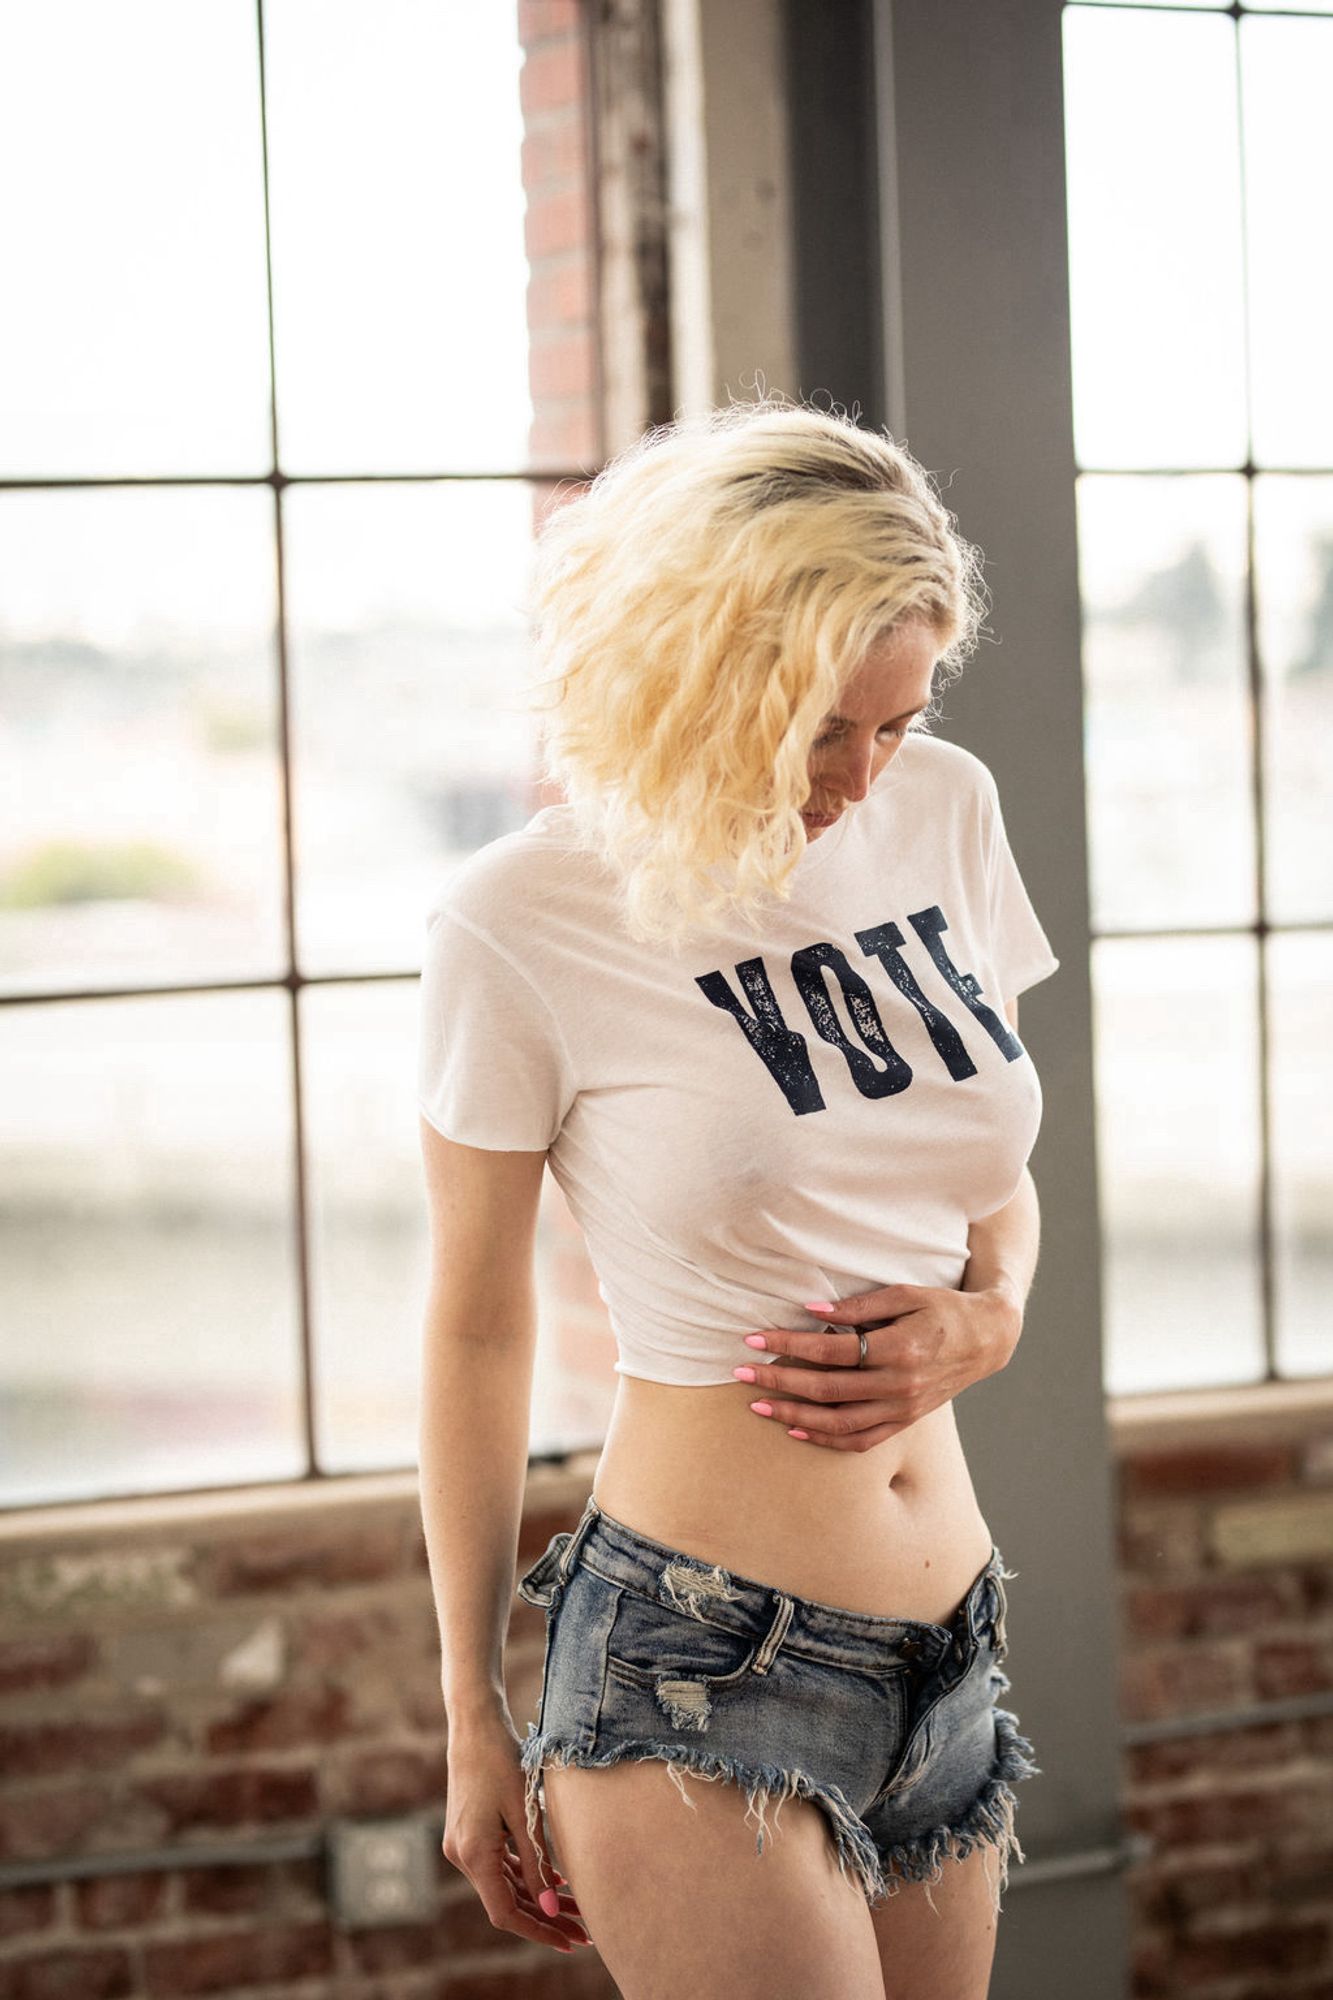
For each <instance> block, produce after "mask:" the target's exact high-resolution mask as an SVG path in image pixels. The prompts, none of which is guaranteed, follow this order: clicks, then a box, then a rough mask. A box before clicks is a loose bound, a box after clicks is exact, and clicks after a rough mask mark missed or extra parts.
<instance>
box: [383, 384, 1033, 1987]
mask: <svg viewBox="0 0 1333 2000" xmlns="http://www.w3.org/2000/svg"><path fill="white" fill-rule="evenodd" d="M536 611H537V619H536V627H537V644H538V652H539V657H540V659H541V660H542V662H543V663H544V665H546V666H547V667H548V668H549V669H550V673H549V675H548V676H547V680H546V684H548V685H550V686H552V687H553V688H554V689H555V691H556V699H555V701H554V702H553V703H552V704H551V705H550V709H549V719H548V723H547V728H546V775H547V777H548V778H549V779H551V780H553V781H555V782H557V783H560V784H562V785H563V787H564V792H565V803H562V804H560V805H556V806H550V807H547V808H545V809H544V810H543V811H540V812H538V813H537V814H536V815H535V817H534V818H533V819H532V820H531V821H530V822H529V823H528V825H527V826H526V827H524V828H523V829H522V830H521V831H519V832H517V833H514V834H510V835H507V836H505V837H504V838H502V839H500V840H497V841H495V842H492V843H491V845H490V846H488V847H486V848H484V849H482V850H481V851H480V852H479V853H477V854H475V855H473V856H471V857H470V858H469V859H468V861H467V862H466V863H465V864H464V865H463V866H462V867H461V868H459V869H458V870H457V871H456V872H455V873H454V875H453V876H452V877H451V878H450V880H449V882H448V884H447V886H446V887H445V889H444V890H443V892H442V893H441V894H440V895H439V896H437V898H436V900H435V903H434V906H433V908H432V911H431V914H430V923H429V929H428V939H427V946H426V954H425V963H424V969H423V980H422V992H421V1042H420V1057H421V1069H420V1093H419V1102H420V1107H421V1111H422V1114H423V1117H422V1143H423V1148H424V1150H425V1158H426V1166H427V1179H428V1188H429V1197H430V1210H431V1220H432V1235H433V1244H434V1266H433V1281H432V1291H431V1306H430V1310H429V1313H428V1324H427V1333H426V1350H425V1374H424V1380H423V1420H422V1492H423V1518H424V1524H425V1529H426V1539H427V1546H428V1551H429V1554H430V1559H431V1569H432V1576H433V1581H434V1587H435V1594H436V1608H437V1612H438V1614H439V1619H440V1627H441V1633H442V1640H443V1652H444V1691H445V1700H446V1707H447V1710H448V1716H449V1800H448V1813H449V1823H448V1826H447V1828H446V1834H445V1843H444V1846H445V1853H446V1855H447V1856H448V1857H449V1859H450V1860H452V1861H454V1862H455V1863H456V1864H457V1865H458V1866H459V1867H461V1868H462V1869H463V1870H464V1871H465V1872H466V1873H467V1874H468V1875H469V1877H470V1879H471V1880H472V1881H473V1883H474V1884H475V1886H476V1887H477V1889H478V1891H479V1893H480V1894H481V1896H482V1898H483V1901H484V1902H485V1904H486V1908H487V1911H488V1913H489V1914H490V1917H491V1920H492V1922H493V1923H496V1924H497V1925H499V1926H501V1927H503V1928H508V1929H512V1930H515V1931H517V1932H519V1933H520V1934H521V1935H523V1936H527V1937H533V1938H541V1939H543V1940H544V1941H545V1942H547V1943H549V1944H552V1945H554V1946H555V1947H556V1948H557V1949H566V1950H567V1949H569V1948H570V1945H571V1943H573V1942H586V1938H585V1936H584V1930H583V1928H582V1926H584V1925H586V1928H587V1931H588V1932H590V1934H591V1938H592V1940H593V1941H595V1943H596V1944H597V1946H598V1948H599V1950H600V1952H601V1955H602V1957H603V1959H604V1960H605V1962H606V1965H607V1967H608V1969H609V1971H610V1973H611V1975H612V1977H613V1978H614V1979H615V1980H616V1982H617V1984H618V1985H619V1987H620V1990H621V1992H622V1993H623V1994H625V1995H626V1996H627V2000H640V1996H645V1995H648V1994H668V1993H669V1994H675V1993H681V1994H685V1993H688V1994H691V1995H710V1994H714V1993H716V1994H722V1993H726V1994H727V1995H729V1996H739V1995H747V1994H751V1993H753V1994H755V1995H759V1994H764V1995H766V1996H769V1995H772V1994H774V1993H778V1992H780V1993H784V1994H785V1993H792V1994H798V1993H799V1994H801V1995H803V1996H806V1997H807V2000H812V1996H823V1995H827V1996H829V2000H833V1997H834V1996H837V2000H848V1996H853V1995H855V1996H861V1995H868V1996H872V2000H879V1996H881V1995H883V1994H885V1993H888V1994H892V1995H897V1994H903V1995H907V1994H910V1995H911V1996H912V2000H933V1996H939V2000H945V1996H946V1995H947V1996H948V2000H981V1997H982V1996H984V1995H985V1993H986V1991H987V1987H988V1984H989V1978H990V1970H991V1962H992V1956H993V1951H994V1943H995V1918H996V1912H997V1910H998V1907H999V1894H1000V1891H1001V1889H1002V1887H1003V1885H1004V1882H1005V1880H1006V1879H1007V1867H1008V1863H1009V1859H1010V1856H1011V1855H1015V1856H1017V1858H1018V1859H1020V1860H1021V1859H1022V1850H1021V1848H1020V1846H1019V1844H1018V1841H1017V1838H1016V1835H1015V1832H1014V1823H1013V1809H1014V1792H1013V1789H1012V1787H1013V1783H1014V1781H1016V1780H1018V1779H1020V1778H1023V1777H1026V1776H1028V1775H1030V1774H1031V1773H1032V1772H1033V1771H1034V1770H1035V1769H1036V1768H1037V1767H1036V1766H1035V1765H1034V1763H1033V1762H1032V1755H1031V1753H1032V1745H1031V1744H1030V1743H1029V1742H1028V1741H1027V1739H1026V1738H1024V1737H1022V1736H1020V1735H1019V1733H1018V1728H1017V1720H1016V1718H1015V1717H1014V1716H1013V1715H1012V1714H1010V1713H1009V1712H1008V1711H1006V1710H1003V1709H1000V1708H998V1707H997V1706H996V1698H997V1696H998V1695H999V1694H1000V1693H1001V1692H1002V1691H1003V1690H1004V1689H1006V1688H1007V1687H1008V1686H1009V1682H1008V1680H1007V1678H1006V1677H1005V1675H1004V1673H1003V1671H1002V1668H1001V1666H1000V1662H1001V1660H1002V1659H1003V1657H1004V1653H1005V1631H1004V1614H1005V1607H1006V1599H1005V1592H1004V1583H1003V1579H1005V1578H1007V1577H1009V1576H1011V1575H1012V1574H1014V1573H1013V1572H1011V1571H1008V1570H1006V1569H1005V1567H1004V1565H1003V1562H1002V1559H1001V1557H1000V1555H999V1552H998V1550H997V1549H996V1548H995V1546H994V1543H993V1541H992V1539H991V1535H990V1531H989V1529H988V1527H987V1524H986V1521H985V1519H984V1517H983V1515H982V1513H981V1510H980V1508H979V1506H978V1503H977V1498H976V1495H975V1493H974V1491H973V1488H972V1483H971V1480H970V1478H969V1475H968V1469H967V1465H966V1462H965V1459H964V1456H963V1452H962V1449H961V1445H960V1441H959V1436H958V1431H957V1427H956V1424H955V1421H954V1412H953V1406H952V1398H953V1397H954V1396H956V1395H957V1394H958V1393H959V1392H960V1391H961V1390H963V1389H965V1388H966V1387H967V1386H968V1385H969V1384H970V1383H972V1382H975V1381H978V1380H980V1379H982V1378H983V1377H985V1376H987V1375H990V1374H993V1373H995V1372H996V1371H997V1370H998V1369H1000V1368H1001V1367H1003V1366H1004V1365H1005V1363H1006V1362H1007V1361H1008V1359H1009V1358H1010V1356H1011V1355H1012V1353H1013V1351H1014V1348H1015V1345H1016V1343H1017V1341H1018V1338H1019V1334H1020V1330H1021V1326H1022V1320H1023V1311H1024V1304H1025V1301H1026V1297H1027V1293H1028V1290H1029V1287H1030V1284H1031V1281H1032V1276H1033V1272H1034V1269H1035V1264H1036V1257H1037V1239H1038V1214H1037V1204H1036V1195H1035V1190H1034V1188H1033V1185H1032V1180H1031V1175H1030V1173H1029V1172H1028V1169H1027V1164H1026V1163H1027V1159H1028V1156H1029V1154H1030V1152H1031V1148H1032V1145H1033V1142H1034V1140H1035V1137H1036V1133H1037V1128H1038V1124H1039V1121H1040V1116H1041V1092H1040V1086H1039V1083H1038V1080H1037V1077H1036V1074H1035V1071H1034V1069H1033V1065H1032V1062H1031V1059H1030V1057H1029V1056H1028V1054H1027V1052H1026V1050H1025V1049H1024V1047H1023V1045H1022V1043H1021V1042H1020V1041H1019V1039H1018V1036H1017V1033H1016V1028H1017V1019H1018V1016H1017V1006H1016V999H1017V995H1018V994H1019V993H1020V992H1021V991H1023V989H1024V988H1026V987H1028V986H1030V985H1032V984H1033V983H1034V982H1035V981H1036V980H1039V979H1042V978H1045V977H1046V976H1047V974H1049V973H1050V972H1052V971H1053V970H1054V969H1055V968H1056V966H1057V964H1058V960H1057V959H1056V958H1055V956H1054V955H1053V953H1052V951H1051V948H1050V945H1049V943H1048V942H1047V939H1046V937H1045V935H1044V933H1043V931H1042V929H1041V926H1040V924H1039V923H1038V921H1037V918H1036V916H1035V914H1034V912H1033V910H1032V907H1031V904H1030V903H1029V901H1028V898H1027V896H1026V894H1025V891H1024V889H1023V885H1022V882H1021V880H1020V878H1019V875H1018V871H1017V869H1016V867H1015V864H1014V861H1013V857H1012V855H1011V853H1010V851H1009V847H1008V844H1007V841H1006V838H1005V833H1004V826H1003V821H1002V817H1001V812H1000V806H999V800H998V797H997V794H996V789H995V784H994V780H993V779H992V777H991V775H990V773H989V771H988V770H987V769H986V767H985V765H984V764H982V763H981V761H980V760H979V759H978V758H977V757H975V756H974V755H972V754H971V753H970V752H969V751H966V750H964V749H963V748H961V747H960V746H959V745H956V744H952V743H948V742H945V741H943V740H941V739H937V738H935V737H934V736H932V735H930V734H929V730H928V723H929V719H930V717H931V716H932V714H933V713H935V712H936V711H937V695H938V688H939V684H940V682H941V681H942V680H943V679H945V678H947V677H948V676H949V675H950V674H952V673H953V672H956V671H957V670H958V669H959V668H960V665H961V662H962V660H963V659H964V658H965V657H966V655H967V654H968V653H969V652H970V651H971V650H972V648H973V647H974V645H975V643H976V639H977V635H978V632H979V629H980V624H981V619H982V616H983V612H984V594H983V586H982V584H981V580H980V563H979V556H978V552H977V551H976V550H975V549H973V548H972V547H971V546H970V545H969V544H968V543H966V542H965V541H963V540H962V539H961V537H960V536H959V535H958V533H957V532H956V529H955V526H954V520H953V516H952V515H951V514H949V513H948V512H947V510H946V509H945V508H944V507H943V505H942V504H941V503H940V501H939V499H938V497H937V496H936V494H935V492H934V490H933V488H932V486H931V483H930V481H929V477H928V475H927V474H926V473H925V472H924V471H923V469H922V468H921V467H920V466H919V465H918V464H917V462H916V461H915V460H914V459H913V458H911V457H910V455H909V454H908V453H907V452H906V451H905V450H903V449H902V448H900V447H899V446H898V445H897V444H895V443H894V442H893V441H891V440H890V439H888V438H886V437H883V436H880V435H877V434H874V433H870V432H866V431H863V430H861V429H859V428H858V427H856V426H855V425H853V424H851V423H850V422H848V421H847V420H845V419H844V418H842V417H840V416H838V415H834V414H826V413H824V412H822V411H817V410H813V409H809V408H804V407H793V406H788V405H785V404H783V403H781V402H779V401H777V400H775V399H773V398H768V399H765V400H764V401H762V402H760V403H757V404H741V405H735V406H732V407H731V408H728V409H727V410H725V411H720V412H712V413H710V414H708V415H707V416H704V417H701V418H696V419H689V420H685V421H683V422H680V423H677V424H675V425H672V426H666V427H663V428H661V429H659V430H657V431H653V432H650V433H649V434H648V435H647V436H646V437H645V438H643V439H642V440H640V442H639V443H638V444H637V445H635V446H634V447H633V448H632V449H631V450H629V451H628V452H626V453H624V454H622V455H621V456H620V457H619V458H618V459H616V460H613V461H612V462H611V464H610V465H608V466H607V467H606V468H605V469H604V471H603V472H602V473H601V475H600V476H599V477H598V478H597V479H596V480H595V481H594V482H593V484H592V486H591V488H590V489H589V490H588V491H587V492H586V493H585V494H583V495H581V496H580V497H578V498H576V499H574V500H572V501H571V502H570V503H568V504H567V505H566V506H565V507H563V508H562V509H561V510H560V511H559V512H558V513H557V514H555V515H554V516H553V517H552V518H551V519H549V520H548V522H547V524H546V527H545V529H544V532H543V534H542V536H541V537H540V540H539V545H538V568H537V589H536ZM548 1163H549V1165H550V1168H551V1171H552V1173H553V1174H554V1176H555V1178H556V1180H557V1182H558V1183H559V1185H560V1187H561V1188H562V1190H563V1191H564V1193H565V1195H566V1197H567V1199H568V1201H569V1203H570V1206H571V1208H572V1210H573V1212H574V1214H575V1215H576V1217H577V1218H578V1220H579V1223H580V1224H581V1226H582V1229H583V1231H584V1235H585V1238H586V1241H587V1244H588V1249H589V1252H590V1255H591V1257H592V1260H593V1263H594V1265H595V1267H596V1270H597V1273H598V1276H599V1279H600V1290H601V1295H602V1297H603V1299H604V1301H605V1303H606V1305H607V1308H608V1313H609V1317H610V1322H611V1327H612V1330H613V1332H614V1334H615V1337H616V1343H617V1354H618V1359H617V1362H616V1371H617V1374H618V1377H619V1380H618V1386H617V1395H616V1401H615V1406H614V1411H613V1415H612V1419H611V1423H610V1427H609V1431H608V1435H607V1438H606V1443H605V1448H604V1450H603V1452H602V1455H601V1459H600V1463H599V1465H598V1468H597V1473H596V1478H595V1480H594V1485H593V1491H592V1495H591V1497H590V1499H589V1502H588V1506H587V1508H586V1509H585V1512H584V1515H583V1518H582V1520H581V1521H580V1522H579V1524H578V1527H577V1529H576V1530H575V1531H574V1532H573V1533H568V1532H566V1533H561V1534H558V1535H556V1536H554V1537H553V1538H552V1540H551V1542H550V1544H549V1546H548V1548H547V1550H546V1552H545V1554H544V1555H543V1556H542V1557H541V1558H540V1559H539V1561H538V1562H536V1563H535V1564H533V1565H532V1567H531V1568H530V1569H529V1570H528V1571H527V1573H526V1575H525V1576H524V1577H523V1578H522V1579H521V1582H520V1585H519V1590H520V1594H521V1595H522V1596H523V1597H524V1598H525V1599H526V1600H527V1601H528V1602H530V1603H533V1604H538V1605H541V1606H543V1607H544V1608H545V1611H546V1639H547V1643H546V1656H545V1666H544V1677H543V1688H542V1698H541V1709H540V1715H539V1718H538V1720H537V1722H536V1723H534V1724H532V1725H530V1728H529V1732H528V1737H527V1741H526V1742H525V1743H523V1744H522V1745H521V1746H520V1745H519V1741H518V1737H517V1734H516V1732H515V1730H514V1727H513V1723H512V1720H511V1718H510V1716H509V1713H508V1710H507V1707H506V1704H505V1697H504V1690H503V1676H502V1669H501V1658H502V1649H503V1640H504V1627H505V1623H506V1621H507V1616H508V1610H509V1601H510V1596H509V1594H510V1590H511V1589H512V1579H513V1574H514V1571H513V1563H514V1554H515V1548H516V1539H517V1529H518V1519H519V1510H520V1504H521V1494H522V1484H523V1470H524V1463H525V1456H526V1422H527V1413H528V1396H529V1391H530V1387H531V1367H532V1345H533V1337H534V1326H535V1314H534V1308H533V1300H532V1282H531V1264H532V1243H533V1232H534V1228H535V1212H536V1206H537V1201H538V1198H539V1193H540V1186H541V1176H542V1171H543V1168H544V1166H545V1165H546V1164H548ZM462 1523H465V1524H466V1526H465V1529H462V1528H460V1524H462ZM668 1780H669V1781H670V1782H668ZM520 1786H521V1795H520ZM682 1801H684V1804H685V1805H686V1806H689V1807H692V1808H693V1810H692V1811H684V1810H682ZM769 1806H772V1807H774V1811H773V1814H772V1818H771V1821H770V1820H769V1819H768V1817H767V1808H768V1807H769ZM778 1808H780V1815H779V1810H778ZM543 1814H544V1819H545V1825H544V1826H543V1824H542V1819H543ZM752 1828H756V1830H755V1831H754V1832H753V1833H752V1832H751V1829H752ZM766 1836H767V1838H766ZM506 1838H508V1839H510V1840H511V1841H512V1843H513V1846H514V1849H515V1856H516V1858H511V1857H510V1856H509V1855H507V1854H506V1853H505V1841H506ZM553 1862H558V1863H559V1864H560V1866H561V1867H562V1868H563V1869H564V1871H565V1872H566V1874H567V1876H568V1883H567V1885H566V1886H565V1887H564V1891H563V1894H562V1893H560V1890H559V1888H557V1887H553V1886H552V1885H553V1884H558V1883H560V1882H561V1881H562V1879H563V1878H561V1877H560V1876H559V1875H558V1874H557V1872H556V1868H555V1867H554V1865H553ZM932 1888H933V1890H934V1893H932ZM571 1891H572V1893H571ZM575 1897H576V1898H577V1902H575V1900H574V1899H575ZM539 1907H540V1909H542V1910H544V1911H546V1912H547V1913H548V1918H549V1921H543V1919H542V1917H541V1916H539V1915H538V1913H537V1912H538V1908H539Z"/></svg>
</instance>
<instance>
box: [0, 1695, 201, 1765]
mask: <svg viewBox="0 0 1333 2000" xmlns="http://www.w3.org/2000/svg"><path fill="white" fill-rule="evenodd" d="M166 1735H167V1719H166V1716H165V1715H164V1714H162V1712H161V1711H160V1710H157V1709H153V1710H149V1711H147V1712H141V1713H139V1714H135V1715H128V1716H124V1717H121V1718H119V1719H117V1718H115V1717H107V1718H105V1719H97V1720H93V1719H89V1718H81V1717H78V1716H74V1717H71V1718H70V1719H69V1720H68V1721H42V1722H31V1723H27V1724H25V1725H22V1726H20V1725H19V1724H17V1723H11V1724H10V1725H9V1727H8V1728H0V1770H3V1771H4V1773H5V1775H6V1777H7V1778H8V1779H10V1780H11V1781H12V1780H13V1779H15V1778H20V1777H25V1778H26V1777H54V1776H56V1775H58V1774H59V1773H60V1772H62V1771H87V1770H90V1769H91V1770H106V1769H107V1768H108V1767H109V1766H112V1765H115V1764H124V1763H127V1762H128V1761H129V1760H130V1759H131V1758H133V1757H134V1756H136V1755H137V1754H138V1753H139V1752H140V1751H142V1750H148V1749H151V1748H152V1747H153V1745H154V1744H156V1743H161V1742H162V1741H163V1739H164V1738H165V1736H166Z"/></svg>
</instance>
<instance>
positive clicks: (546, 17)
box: [518, 0, 602, 472]
mask: <svg viewBox="0 0 1333 2000" xmlns="http://www.w3.org/2000/svg"><path fill="white" fill-rule="evenodd" d="M580 13H581V7H580V5H579V4H578V0H518V29H519V38H520V41H521V42H522V45H523V51H524V58H523V67H522V70H521V71H520V73H519V94H520V100H521V104H522V110H523V187H524V192H525V194H526V197H527V210H526V216H525V220H524V238H525V244H526V248H527V255H528V271H529V276H528V301H527V302H528V383H529V388H530V390H531V394H532V405H533V423H532V429H531V432H530V434H529V453H530V459H531V463H532V464H533V465H534V466H536V467H542V468H547V467H549V468H551V469H553V470H556V471H560V472H567V471H574V470H581V469H584V468H587V469H590V470H592V471H595V470H596V468H597V465H598V464H599V463H600V460H601V456H602V440H601V432H600V422H599V411H600V397H599V394H598V386H599V385H598V366H599V364H598V339H597V250H596V232H595V230H594V227H593V214H592V194H591V160H590V157H589V142H588V136H587V101H586V92H587V81H586V72H585V61H584V49H583V33H582V28H581V23H580Z"/></svg>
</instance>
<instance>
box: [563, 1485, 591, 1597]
mask: <svg viewBox="0 0 1333 2000" xmlns="http://www.w3.org/2000/svg"><path fill="white" fill-rule="evenodd" d="M600 1512H601V1509H600V1507H599V1506H598V1505H597V1502H596V1501H595V1500H594V1499H593V1496H592V1494H591V1493H590V1494H589V1495H588V1504H587V1506H586V1507H585V1508H584V1510H583V1514H582V1518H581V1519H580V1521H579V1524H578V1526H577V1528H575V1530H574V1532H573V1534H572V1535H571V1536H570V1538H569V1540H568V1541H567V1542H566V1543H565V1546H564V1549H563V1551H562V1553H561V1556H560V1562H559V1565H558V1567H557V1570H556V1575H557V1576H558V1578H559V1580H560V1582H561V1583H562V1584H563V1583H567V1582H568V1581H569V1572H570V1571H571V1569H573V1567H574V1558H575V1556H576V1555H577V1554H578V1552H579V1550H580V1549H581V1548H582V1547H583V1544H584V1542H585V1541H586V1540H587V1538H588V1534H589V1532H590V1530H591V1528H592V1524H593V1522H594V1521H595V1520H596V1518H597V1516H598V1514H599V1513H600Z"/></svg>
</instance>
